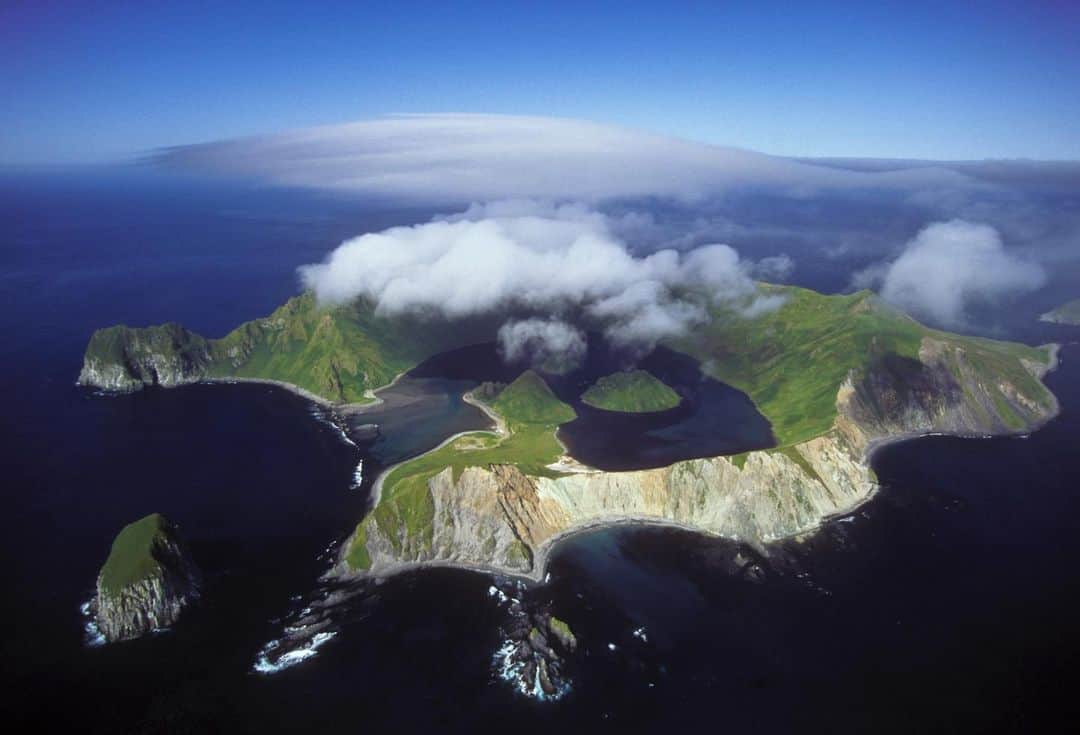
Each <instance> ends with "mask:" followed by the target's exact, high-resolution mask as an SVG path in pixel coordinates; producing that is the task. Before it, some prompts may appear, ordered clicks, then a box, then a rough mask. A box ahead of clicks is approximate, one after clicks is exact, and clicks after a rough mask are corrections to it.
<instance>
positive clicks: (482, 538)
mask: <svg viewBox="0 0 1080 735" xmlns="http://www.w3.org/2000/svg"><path fill="white" fill-rule="evenodd" d="M1051 352H1052V351H1051ZM1052 362H1053V355H1052V354H1051V358H1050V363H1049V364H1028V363H1026V362H1020V361H1016V362H1014V363H1013V366H1020V367H1019V371H1018V372H1015V371H1014V372H1011V373H1010V372H1008V371H1007V370H1005V369H1004V368H1001V369H998V370H995V371H988V370H987V369H986V367H985V366H981V365H976V364H972V363H971V362H970V361H969V359H968V356H967V355H966V354H965V351H964V349H963V348H962V346H957V345H955V344H947V343H944V342H940V341H937V340H934V339H932V338H927V339H925V340H924V341H923V344H922V346H921V349H920V352H919V359H917V360H916V359H911V358H906V359H905V358H902V357H899V356H897V355H895V354H890V355H888V356H886V357H883V358H882V359H880V360H877V361H874V362H872V363H871V365H870V367H869V368H868V369H866V370H864V371H862V373H860V374H856V373H855V371H852V373H851V374H850V375H849V376H848V378H847V380H845V381H844V382H843V384H842V385H841V387H840V389H839V391H838V393H837V397H836V408H837V418H836V420H835V423H834V425H833V428H832V429H831V430H830V431H829V432H828V433H826V434H824V435H822V436H819V437H816V438H814V439H811V440H809V441H805V442H801V443H798V444H794V445H791V446H787V447H783V448H778V449H772V450H763V451H755V452H749V453H746V454H743V455H738V456H734V457H713V458H708V459H696V460H689V461H684V462H678V463H676V464H673V465H671V466H669V467H663V468H658V469H652V470H641V471H635V472H600V471H584V472H574V473H570V474H566V475H562V476H557V477H531V476H528V475H525V474H524V473H522V472H521V471H520V470H519V469H518V468H516V467H513V466H501V465H499V466H490V467H468V468H465V469H463V470H462V471H461V472H460V475H459V476H458V477H457V478H456V479H455V477H454V474H453V471H452V470H451V469H450V468H447V469H446V470H444V471H443V472H441V473H439V474H437V475H435V476H434V477H433V478H432V479H431V480H430V481H429V482H428V488H427V489H428V492H429V494H430V499H431V503H432V505H433V506H434V515H433V521H432V523H431V526H430V528H424V529H423V533H422V534H416V533H414V532H410V530H409V529H408V528H407V527H406V526H405V525H402V526H400V527H398V528H396V529H391V531H390V533H387V532H386V531H385V530H383V529H380V527H379V524H377V523H364V524H363V525H362V528H363V529H364V532H365V533H366V537H365V538H363V539H362V542H363V543H364V544H365V546H366V552H367V561H368V564H367V567H366V569H363V570H356V569H349V568H348V567H347V565H346V564H345V563H344V562H343V563H342V567H341V568H342V570H343V571H345V572H347V573H356V572H358V571H359V572H361V573H366V574H375V575H381V574H388V573H392V572H394V571H396V570H397V569H401V568H403V567H406V566H410V565H414V564H423V563H442V564H461V565H466V566H473V567H479V568H485V569H493V570H498V571H505V572H512V573H516V574H521V575H527V576H533V577H539V576H541V575H542V574H543V565H544V558H545V556H546V553H547V551H548V549H549V548H550V547H551V546H552V544H554V543H555V542H556V541H557V540H558V539H559V538H560V537H561V536H564V535H566V534H568V533H573V532H575V531H577V530H580V529H582V528H585V527H588V526H591V525H596V524H603V523H616V522H622V521H633V520H638V521H647V522H654V523H670V524H675V525H678V526H682V527H686V528H690V529H694V530H697V531H701V532H705V533H709V534H713V535H716V536H722V537H725V538H730V539H735V540H740V541H744V542H747V543H750V544H753V545H756V546H760V545H763V544H766V543H769V542H771V541H774V540H777V539H781V538H785V537H790V536H794V535H798V534H800V533H804V532H807V531H810V530H812V529H814V528H816V527H817V526H819V525H820V524H821V522H822V521H823V520H824V519H825V518H828V517H829V516H832V515H836V514H839V513H843V512H847V511H849V510H851V509H852V508H854V507H855V506H857V505H858V504H859V503H861V502H862V501H864V500H865V499H866V498H867V497H869V495H870V494H871V493H872V492H873V491H874V489H875V487H876V478H875V476H874V473H873V471H872V469H871V468H870V464H869V454H870V453H871V451H872V449H873V447H874V446H876V445H877V444H879V443H881V442H882V441H886V440H890V439H895V438H898V437H905V436H912V435H920V434H928V433H949V434H958V435H977V436H986V435H992V434H1008V433H1017V432H1023V431H1030V430H1032V429H1033V428H1036V427H1038V426H1039V425H1041V424H1042V423H1043V422H1045V421H1046V420H1048V419H1049V418H1050V417H1052V416H1053V415H1054V414H1056V412H1057V402H1056V401H1055V400H1054V398H1053V395H1052V394H1051V393H1050V392H1049V391H1047V390H1046V389H1045V387H1044V386H1042V384H1041V383H1040V382H1039V380H1038V379H1039V378H1040V377H1041V376H1042V375H1043V374H1044V373H1045V372H1046V370H1047V369H1048V368H1049V367H1050V366H1051V365H1052ZM348 547H349V545H348V544H346V547H345V548H346V549H347V548H348Z"/></svg>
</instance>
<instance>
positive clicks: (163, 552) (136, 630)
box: [91, 524, 202, 642]
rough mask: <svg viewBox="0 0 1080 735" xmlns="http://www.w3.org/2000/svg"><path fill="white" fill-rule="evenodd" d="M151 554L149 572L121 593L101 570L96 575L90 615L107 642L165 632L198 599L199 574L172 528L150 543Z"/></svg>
mask: <svg viewBox="0 0 1080 735" xmlns="http://www.w3.org/2000/svg"><path fill="white" fill-rule="evenodd" d="M152 556H153V563H152V564H151V565H150V568H149V570H148V572H147V573H146V574H144V575H142V576H141V577H140V578H138V579H136V580H133V581H131V582H130V583H129V584H125V585H124V586H123V587H121V588H120V589H112V588H110V587H109V586H108V584H107V583H106V580H105V574H104V570H103V573H102V574H99V575H98V579H97V594H96V595H95V597H94V600H93V602H92V603H91V613H92V614H93V616H94V621H95V622H96V624H97V627H98V629H99V630H100V632H101V634H102V635H103V636H104V637H105V640H106V641H109V642H115V641H123V640H130V639H132V638H138V637H140V636H142V635H146V634H147V633H151V632H153V631H156V630H162V629H164V628H168V627H169V626H171V625H173V624H174V623H175V622H176V621H177V620H178V619H179V617H180V614H181V613H182V612H183V611H184V610H185V609H186V608H188V607H189V606H190V605H191V604H193V603H194V602H195V601H196V600H198V599H199V597H200V595H201V592H202V574H201V572H200V571H199V569H198V567H197V566H196V565H195V564H194V562H193V561H192V559H191V556H190V554H189V552H188V550H187V547H186V546H185V544H184V543H183V541H182V540H181V539H180V538H179V537H178V536H177V535H176V531H175V528H174V527H172V526H171V524H169V525H168V526H166V531H165V532H164V533H162V534H160V535H159V537H158V538H155V539H154V541H153V548H152Z"/></svg>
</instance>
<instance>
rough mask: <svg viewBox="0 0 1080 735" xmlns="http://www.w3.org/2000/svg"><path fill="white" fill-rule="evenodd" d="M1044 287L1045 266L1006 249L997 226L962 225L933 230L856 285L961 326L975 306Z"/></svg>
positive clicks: (953, 223) (956, 222) (863, 273)
mask: <svg viewBox="0 0 1080 735" xmlns="http://www.w3.org/2000/svg"><path fill="white" fill-rule="evenodd" d="M1045 282H1046V272H1045V271H1044V270H1043V268H1042V267H1041V266H1039V265H1038V264H1036V263H1032V262H1029V261H1026V260H1022V259H1020V258H1017V257H1016V256H1014V255H1012V254H1011V253H1009V252H1007V251H1006V250H1005V246H1004V244H1003V243H1002V241H1001V236H1000V235H999V234H998V232H997V230H995V229H994V228H993V227H990V226H988V225H984V224H976V223H972V222H967V221H964V220H952V221H949V222H938V223H935V224H932V225H929V226H928V227H926V228H925V229H923V230H922V231H921V232H919V234H918V235H916V236H915V238H914V239H912V240H911V241H910V242H908V243H907V245H906V246H905V247H904V251H903V252H902V253H901V254H900V256H899V257H898V258H896V259H895V260H893V261H890V262H884V263H879V264H877V265H874V266H871V267H869V268H867V269H866V270H863V271H860V272H859V273H857V274H855V277H854V279H853V285H854V286H855V287H857V288H866V287H873V286H877V285H880V292H881V296H882V298H884V299H885V300H886V301H889V302H890V303H893V304H895V305H897V306H899V307H900V308H902V309H904V310H906V311H908V312H910V313H912V314H914V315H917V316H922V317H928V318H930V319H932V320H933V321H935V322H937V323H939V324H942V325H946V326H963V325H965V324H966V323H967V321H968V310H969V308H970V307H972V306H973V305H976V304H980V303H982V304H986V303H994V302H997V301H999V300H1001V299H1003V298H1005V297H1008V296H1011V295H1014V294H1019V293H1024V292H1028V291H1033V290H1035V289H1037V288H1040V287H1041V286H1042V285H1043V284H1044V283H1045Z"/></svg>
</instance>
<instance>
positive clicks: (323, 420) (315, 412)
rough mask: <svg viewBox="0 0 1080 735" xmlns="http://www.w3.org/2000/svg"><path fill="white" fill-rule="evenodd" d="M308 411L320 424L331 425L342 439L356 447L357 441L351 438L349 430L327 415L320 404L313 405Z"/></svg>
mask: <svg viewBox="0 0 1080 735" xmlns="http://www.w3.org/2000/svg"><path fill="white" fill-rule="evenodd" d="M308 413H309V414H310V415H311V417H312V418H314V419H315V420H316V421H318V422H319V423H320V424H324V425H326V426H329V427H330V428H331V429H333V430H334V431H335V432H337V435H338V436H339V437H341V440H342V441H343V442H345V443H346V444H348V445H349V446H350V447H354V448H355V447H356V442H354V441H353V440H352V439H350V438H349V434H348V432H346V431H345V429H343V428H342V427H341V424H339V423H338V422H337V421H335V420H333V419H332V418H330V417H329V416H327V415H326V411H324V410H323V409H322V408H320V407H318V406H312V407H311V408H310V409H309V410H308Z"/></svg>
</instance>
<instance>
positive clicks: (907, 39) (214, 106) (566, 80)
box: [0, 0, 1080, 163]
mask: <svg viewBox="0 0 1080 735" xmlns="http://www.w3.org/2000/svg"><path fill="white" fill-rule="evenodd" d="M216 5H218V4H206V5H200V4H198V3H194V2H186V3H175V4H170V3H134V2H132V3H43V2H31V3H19V2H15V3H11V2H8V3H5V4H4V6H3V8H2V9H0V88H2V89H3V90H4V91H3V95H2V100H0V120H2V122H0V163H35V162H45V163H48V162H69V161H78V162H83V161H107V160H113V159H117V158H125V157H130V156H132V155H137V154H139V153H141V152H143V151H146V150H150V149H154V148H156V147H159V146H168V145H179V144H184V143H193V142H201V141H210V140H215V139H220V138H224V137H231V136H238V135H249V134H256V133H267V132H275V131H280V130H285V129H289V128H296V127H303V126H309V125H317V124H324V123H336V122H344V121H349V120H355V119H360V118H368V117H373V116H377V115H381V114H386V113H398V112H485V113H507V114H522V115H556V116H568V117H577V118H584V119H588V120H594V121H598V122H606V123H615V124H620V125H625V126H629V127H635V128H643V129H647V130H652V131H656V132H661V133H667V134H671V135H676V136H682V137H687V138H692V139H697V140H702V141H707V142H713V143H721V144H726V145H734V146H741V147H746V148H752V149H756V150H760V151H765V152H768V153H776V154H782V155H805V156H885V157H919V158H939V159H969V158H985V157H992V158H1010V157H1032V158H1047V159H1080V81H1078V80H1080V43H1077V38H1080V4H1077V3H1075V2H1045V1H1035V2H1024V3H1021V2H1009V3H1004V2H993V1H990V0H987V1H984V2H957V3H945V2H940V0H939V2H934V3H924V2H920V1H919V0H909V1H908V2H896V3H873V2H866V3H840V2H835V3H805V2H803V3H768V2H756V3H724V2H713V3H700V4H697V3H689V4H681V5H679V6H678V7H677V8H676V7H675V6H674V5H673V4H671V3H660V2H653V3H638V2H622V3H580V4H579V3H575V4H567V5H565V6H563V5H560V4H556V3H552V2H546V3H523V4H511V3H505V2H503V3H489V4H486V3H469V4H460V5H458V4H450V3H447V4H445V5H440V4H437V3H423V4H421V3H416V4H414V3H410V2H402V1H398V2H393V3H378V2H370V3H348V4H340V5H337V4H335V3H329V2H327V3H318V4H315V3H312V4H309V5H310V6H311V7H308V8H302V7H300V6H299V5H298V4H288V3H273V2H265V3H259V4H250V5H247V6H245V5H244V4H242V3H234V4H229V5H230V7H229V8H228V9H227V10H223V9H222V8H220V7H216ZM221 5H224V4H221ZM509 5H515V6H518V5H519V6H518V7H507V6H509ZM579 5H580V6H581V7H578V6H579Z"/></svg>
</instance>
